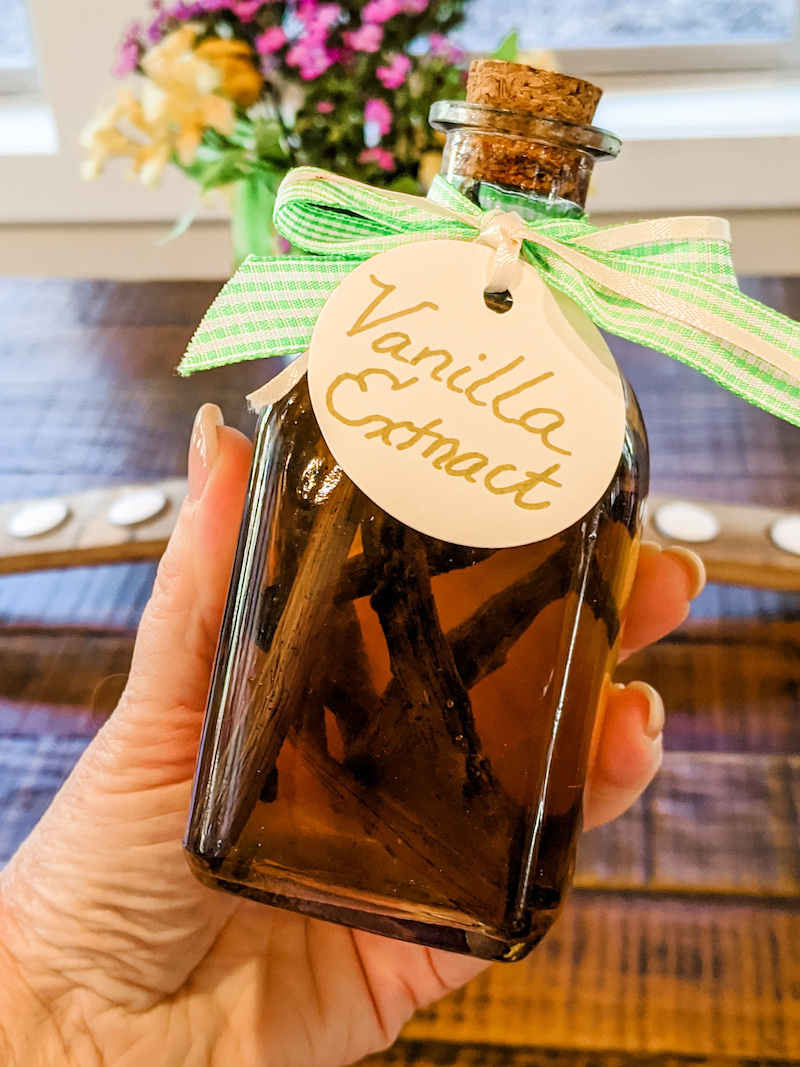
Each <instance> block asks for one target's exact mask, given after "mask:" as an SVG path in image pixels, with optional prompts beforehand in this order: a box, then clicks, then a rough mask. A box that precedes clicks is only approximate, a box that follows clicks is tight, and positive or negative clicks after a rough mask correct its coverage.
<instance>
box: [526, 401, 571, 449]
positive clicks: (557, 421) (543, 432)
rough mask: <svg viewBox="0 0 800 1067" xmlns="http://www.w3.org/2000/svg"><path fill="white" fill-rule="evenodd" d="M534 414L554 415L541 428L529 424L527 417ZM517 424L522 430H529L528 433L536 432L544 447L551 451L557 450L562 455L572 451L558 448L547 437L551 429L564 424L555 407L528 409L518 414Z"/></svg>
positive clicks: (562, 417)
mask: <svg viewBox="0 0 800 1067" xmlns="http://www.w3.org/2000/svg"><path fill="white" fill-rule="evenodd" d="M534 415H553V416H555V417H554V419H553V421H552V422H549V423H548V424H547V426H543V427H541V428H539V427H537V426H529V425H528V423H527V421H526V420H527V419H529V418H532V417H533V416H534ZM517 422H518V423H519V425H520V426H521V427H522V428H523V430H529V431H530V433H538V434H539V436H540V437H541V439H542V444H543V445H544V447H545V448H549V449H550V451H551V452H559V453H560V454H561V455H562V456H571V455H572V453H571V452H568V451H567V449H566V448H559V447H558V445H554V444H553V443H552V442H551V441H550V440H549V439H548V436H547V435H548V434H551V433H552V432H553V430H557V429H558V428H559V426H563V425H564V416H563V415H562V414H561V412H560V411H556V409H555V408H531V410H530V411H526V412H525V414H524V415H520V417H519V419H517Z"/></svg>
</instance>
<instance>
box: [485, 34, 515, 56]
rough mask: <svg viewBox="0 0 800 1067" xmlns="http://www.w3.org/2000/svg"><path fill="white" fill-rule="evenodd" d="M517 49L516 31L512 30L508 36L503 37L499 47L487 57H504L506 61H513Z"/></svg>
mask: <svg viewBox="0 0 800 1067" xmlns="http://www.w3.org/2000/svg"><path fill="white" fill-rule="evenodd" d="M518 51H519V42H518V35H517V31H516V30H512V31H511V33H509V34H508V36H506V37H504V38H503V40H502V41H501V42H500V45H499V47H498V48H497V49H495V51H494V52H492V53H491V54H490V55H489V59H504V60H506V62H508V63H513V62H514V60H515V59H516V58H517V52H518Z"/></svg>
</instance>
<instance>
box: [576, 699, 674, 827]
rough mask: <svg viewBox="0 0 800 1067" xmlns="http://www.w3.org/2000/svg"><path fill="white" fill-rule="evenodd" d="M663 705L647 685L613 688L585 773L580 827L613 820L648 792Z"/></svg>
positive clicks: (656, 764) (657, 762) (657, 761)
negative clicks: (582, 814) (582, 822)
mask: <svg viewBox="0 0 800 1067" xmlns="http://www.w3.org/2000/svg"><path fill="white" fill-rule="evenodd" d="M663 729H664V704H663V701H662V700H661V697H660V696H659V694H658V693H657V692H656V690H655V689H653V687H652V686H649V685H647V684H646V683H645V682H629V683H628V685H613V686H611V688H610V691H609V694H608V703H607V705H606V709H605V714H604V716H603V719H602V725H601V728H600V736H599V739H598V742H597V747H596V750H595V753H594V759H593V761H592V765H591V767H590V769H589V775H588V778H587V783H586V792H585V797H584V828H585V829H587V830H591V829H592V827H594V826H600V825H601V824H602V823H605V822H610V820H611V819H616V818H617V816H618V815H621V814H622V813H623V812H624V811H627V809H628V808H629V807H630V806H631V804H633V803H634V801H635V800H636V799H637V797H639V795H640V794H641V793H643V792H644V790H645V789H646V788H647V786H648V785H649V784H650V782H651V781H652V779H653V776H654V775H655V773H656V771H657V770H658V768H659V767H660V765H661V755H662V748H663V745H662V731H663Z"/></svg>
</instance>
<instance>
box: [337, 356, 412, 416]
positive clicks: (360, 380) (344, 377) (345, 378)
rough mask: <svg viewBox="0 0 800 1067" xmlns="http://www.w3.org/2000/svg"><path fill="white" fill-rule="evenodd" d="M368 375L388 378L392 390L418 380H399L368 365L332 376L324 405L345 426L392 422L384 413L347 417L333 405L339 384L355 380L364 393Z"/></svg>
mask: <svg viewBox="0 0 800 1067" xmlns="http://www.w3.org/2000/svg"><path fill="white" fill-rule="evenodd" d="M370 375H378V376H381V377H384V378H388V379H389V380H390V382H391V383H392V392H394V391H395V390H397V389H407V388H408V387H409V385H414V384H415V383H416V382H418V381H419V378H409V379H408V381H405V382H401V381H400V379H399V378H397V377H395V375H394V374H392V372H391V371H388V370H382V369H380V368H378V367H368V368H367V369H366V370H362V371H361V372H360V373H359V374H349V373H345V374H340V375H338V377H336V378H334V379H333V381H332V382H331V384H330V385H329V386H328V391H327V393H326V394H325V406H326V407H327V409H328V411H329V412H330V414H331V415H333V417H334V418H335V419H338V420H339V422H343V423H344V424H345V426H368V425H369V423H371V422H382V423H384V425H385V426H388V425H389V423H391V422H392V420H391V419H387V417H386V416H385V415H377V414H376V415H365V416H364V418H363V419H348V418H347V416H346V415H343V414H342V412H340V411H337V410H336V408H335V407H334V406H333V398H334V394H335V393H336V390H337V389H338V388H339V386H340V385H343V384H344V383H345V382H355V383H356V384H357V385H358V388H359V389H360V391H361V392H362V393H366V392H367V390H368V389H369V386H368V385H367V382H366V379H367V378H369V377H370Z"/></svg>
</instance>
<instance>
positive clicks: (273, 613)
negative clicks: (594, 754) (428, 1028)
mask: <svg viewBox="0 0 800 1067" xmlns="http://www.w3.org/2000/svg"><path fill="white" fill-rule="evenodd" d="M646 463H647V461H646V445H645V444H644V430H643V427H642V424H641V420H640V417H639V414H638V409H637V407H636V402H635V400H633V399H632V397H631V398H630V402H629V423H628V433H627V436H626V441H625V447H624V450H623V454H622V457H621V460H620V465H619V469H618V471H617V474H616V476H615V478H614V481H613V482H612V484H611V486H610V487H609V489H608V491H607V493H606V495H605V496H604V498H603V500H602V501H601V502H600V503H599V504H598V505H596V507H595V508H593V509H592V511H591V512H590V513H589V514H587V515H586V516H585V517H584V518H583V519H582V520H581V521H580V522H578V523H576V524H575V525H574V526H572V527H570V528H569V529H568V530H566V531H564V532H563V533H562V534H559V535H558V536H557V537H553V538H550V539H549V540H547V541H543V542H539V543H537V544H532V545H526V546H523V547H519V548H507V549H499V550H494V551H489V550H481V549H470V548H463V547H460V546H456V545H450V544H446V543H444V542H441V541H436V540H433V539H431V538H429V537H425V536H423V535H421V534H418V533H416V532H415V531H413V530H411V529H409V528H408V527H406V526H404V525H403V524H401V523H399V522H397V521H396V520H394V519H392V518H390V517H389V516H387V515H386V514H385V513H384V512H382V511H381V510H380V509H378V508H376V506H375V505H374V504H372V503H371V502H370V501H368V500H367V499H366V498H365V497H364V496H363V495H362V494H361V493H360V492H359V491H358V490H357V489H356V488H355V487H354V486H353V484H352V482H351V481H350V480H349V478H348V477H347V476H346V475H345V474H344V472H343V471H342V470H341V468H340V467H338V466H337V464H336V463H335V461H334V459H333V457H332V456H331V454H330V453H329V452H328V450H327V448H326V446H325V444H324V442H323V440H322V438H321V435H320V432H319V427H318V425H317V422H316V419H315V417H314V415H313V412H312V410H311V406H310V403H309V399H308V391H307V387H306V384H305V381H303V382H301V383H300V384H299V385H298V386H297V387H296V388H295V389H294V390H293V391H292V392H291V393H290V394H289V395H288V396H286V397H285V398H284V399H283V400H282V401H280V402H279V403H278V404H277V405H276V406H275V407H274V408H273V409H272V410H271V411H270V412H269V414H267V415H265V416H263V417H262V421H261V424H260V427H259V431H258V436H257V447H256V455H255V458H254V465H253V472H252V479H251V485H250V490H249V497H248V504H247V508H246V512H245V516H244V523H243V528H242V536H241V539H240V545H239V551H238V557H237V561H236V565H235V570H234V576H233V581H232V585H231V592H230V595H229V601H228V606H227V610H226V617H225V620H224V623H223V630H222V635H221V640H220V648H219V652H218V659H217V666H216V670H215V675H214V681H213V683H212V689H211V695H210V699H209V710H208V716H207V721H206V728H205V733H204V739H203V745H202V750H201V758H200V763H199V767H198V776H197V781H196V787H195V796H194V801H193V810H192V816H191V821H190V826H189V830H188V834H187V842H186V844H187V850H188V852H189V856H190V860H191V862H192V864H193V867H194V869H195V871H196V873H197V874H198V876H199V877H200V878H201V879H202V880H204V881H206V882H207V883H208V884H211V885H215V886H217V887H218V888H224V889H228V890H230V891H233V892H236V893H241V894H243V895H245V896H248V897H252V898H255V899H257V900H261V901H264V902H266V903H271V904H277V905H280V906H285V907H290V908H294V909H296V910H300V911H303V912H306V913H308V914H311V915H315V916H318V917H320V918H323V919H331V920H334V921H339V922H344V923H347V924H348V925H351V926H357V927H361V928H363V929H368V930H373V931H376V932H378V933H382V934H386V935H389V936H394V937H401V938H405V939H409V940H413V941H416V942H419V943H422V944H426V945H431V946H439V947H442V948H447V949H451V950H454V951H460V952H469V953H471V954H474V955H478V956H483V957H486V958H492V959H516V958H519V957H520V956H522V955H524V954H525V952H527V951H528V950H529V949H530V948H531V947H532V946H533V945H534V944H535V943H536V942H537V941H538V940H539V939H540V938H541V937H542V936H543V934H544V933H545V932H546V930H547V928H548V927H549V926H550V924H551V923H552V921H553V918H554V917H555V914H556V912H557V911H558V908H559V907H560V905H561V903H562V901H563V897H564V893H565V891H566V888H567V887H568V884H569V881H570V877H571V873H572V868H573V863H574V853H575V845H576V840H577V835H578V833H579V831H580V826H581V803H582V792H583V782H584V777H585V772H586V766H587V760H588V757H589V752H590V745H591V739H592V733H593V727H594V724H595V721H596V715H597V711H598V708H599V706H600V704H601V700H602V696H603V692H604V687H605V685H606V684H607V681H608V677H609V673H610V671H611V670H612V669H613V661H614V658H615V654H616V646H617V642H618V636H619V627H620V611H621V609H622V606H623V602H624V599H625V596H626V593H627V586H628V584H629V580H630V576H631V569H632V565H633V559H634V555H635V546H636V544H637V534H638V530H639V525H640V511H641V503H642V499H643V496H644V494H645V493H646V487H647V467H646Z"/></svg>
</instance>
